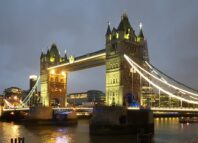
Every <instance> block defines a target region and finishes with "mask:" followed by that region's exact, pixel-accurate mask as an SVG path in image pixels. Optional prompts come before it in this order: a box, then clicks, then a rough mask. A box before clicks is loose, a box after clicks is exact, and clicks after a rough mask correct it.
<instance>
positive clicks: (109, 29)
mask: <svg viewBox="0 0 198 143" xmlns="http://www.w3.org/2000/svg"><path fill="white" fill-rule="evenodd" d="M109 34H111V28H110V22H109V21H108V27H107V32H106V34H105V35H106V36H107V35H109Z"/></svg>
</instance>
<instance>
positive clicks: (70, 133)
mask: <svg viewBox="0 0 198 143" xmlns="http://www.w3.org/2000/svg"><path fill="white" fill-rule="evenodd" d="M88 122H89V121H88V120H80V121H79V123H78V125H77V126H70V127H61V126H23V125H17V124H14V123H7V122H0V143H10V139H11V138H16V137H25V143H101V142H102V143H120V142H122V143H133V142H136V137H135V136H131V135H125V136H124V135H123V136H95V137H90V136H89V125H88ZM154 142H155V143H187V142H190V143H192V142H193V143H197V142H198V124H189V125H188V124H180V123H179V119H178V118H156V119H155V136H154Z"/></svg>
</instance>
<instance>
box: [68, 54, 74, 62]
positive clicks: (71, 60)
mask: <svg viewBox="0 0 198 143" xmlns="http://www.w3.org/2000/svg"><path fill="white" fill-rule="evenodd" d="M74 60H75V59H74V56H72V55H71V56H70V57H69V63H74Z"/></svg>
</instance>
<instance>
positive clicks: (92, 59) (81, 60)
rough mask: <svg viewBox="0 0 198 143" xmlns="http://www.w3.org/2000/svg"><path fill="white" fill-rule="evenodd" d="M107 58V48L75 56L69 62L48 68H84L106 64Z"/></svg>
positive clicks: (74, 69)
mask: <svg viewBox="0 0 198 143" xmlns="http://www.w3.org/2000/svg"><path fill="white" fill-rule="evenodd" d="M105 59H106V50H105V49H103V50H100V51H97V52H94V53H88V54H86V55H83V56H79V57H75V60H74V61H73V62H67V63H64V64H60V65H57V66H53V67H50V68H48V70H50V69H62V70H66V71H77V70H83V69H86V68H92V67H96V66H101V65H105Z"/></svg>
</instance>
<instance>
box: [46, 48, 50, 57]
mask: <svg viewBox="0 0 198 143" xmlns="http://www.w3.org/2000/svg"><path fill="white" fill-rule="evenodd" d="M47 58H50V51H49V49H48V50H47Z"/></svg>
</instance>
